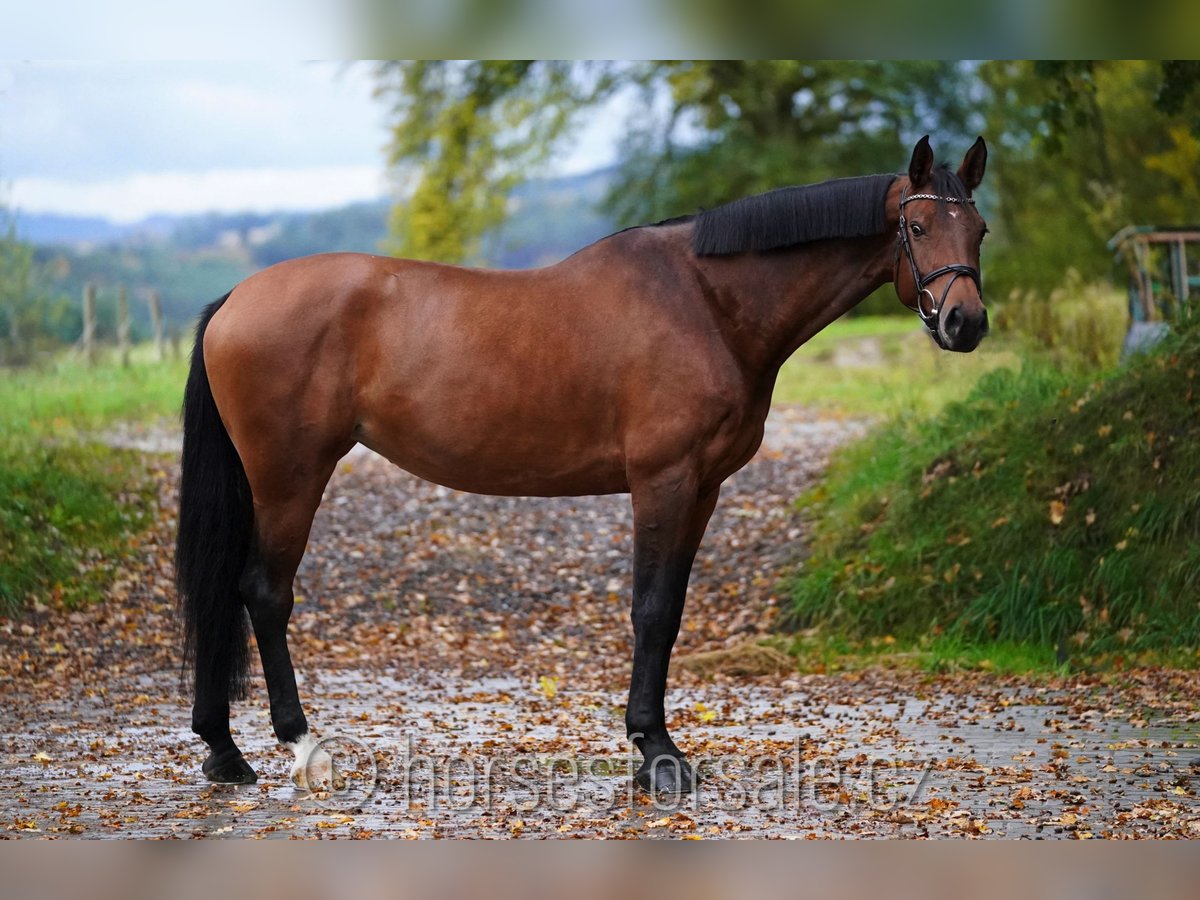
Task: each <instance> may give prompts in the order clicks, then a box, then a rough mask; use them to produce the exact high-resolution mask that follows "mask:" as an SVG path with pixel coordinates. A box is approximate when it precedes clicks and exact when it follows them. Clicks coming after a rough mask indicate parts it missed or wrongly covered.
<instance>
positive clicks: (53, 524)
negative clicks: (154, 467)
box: [0, 435, 152, 614]
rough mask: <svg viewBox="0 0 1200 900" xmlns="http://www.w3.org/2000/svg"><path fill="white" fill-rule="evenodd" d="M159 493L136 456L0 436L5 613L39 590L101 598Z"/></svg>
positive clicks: (0, 575) (0, 574)
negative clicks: (116, 563)
mask: <svg viewBox="0 0 1200 900" xmlns="http://www.w3.org/2000/svg"><path fill="white" fill-rule="evenodd" d="M151 494H152V486H151V485H149V484H147V483H146V478H145V467H144V465H143V464H142V462H141V460H140V459H138V458H137V456H136V455H135V454H132V453H128V452H122V451H117V450H111V449H109V448H107V447H101V446H98V445H96V444H74V443H63V444H52V443H43V442H39V441H36V440H28V439H20V438H14V437H13V436H11V435H6V436H5V437H3V438H0V496H3V498H4V501H3V503H0V614H9V613H12V612H14V611H16V610H17V609H19V608H20V607H21V605H22V604H23V603H24V602H25V601H26V599H27V598H28V597H30V596H31V595H34V594H37V593H39V592H46V591H49V592H51V593H53V594H55V595H56V596H58V597H59V598H60V599H62V600H63V601H65V602H67V603H74V602H79V601H82V600H88V599H93V598H95V597H98V596H99V595H100V592H101V590H102V589H103V587H104V584H105V583H106V580H107V577H108V574H109V571H110V570H111V565H112V563H113V562H114V561H115V560H116V559H119V558H120V557H121V555H122V554H123V552H124V551H126V550H127V549H128V542H127V538H128V536H129V535H130V534H135V533H137V531H139V530H141V528H143V527H144V526H145V524H146V522H147V521H148V509H149V508H150V502H151V500H152V496H151Z"/></svg>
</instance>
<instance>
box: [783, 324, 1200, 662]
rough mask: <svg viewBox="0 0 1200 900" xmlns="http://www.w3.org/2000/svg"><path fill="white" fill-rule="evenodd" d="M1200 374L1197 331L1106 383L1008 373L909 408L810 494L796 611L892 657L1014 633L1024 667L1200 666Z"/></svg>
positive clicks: (1036, 370)
mask: <svg viewBox="0 0 1200 900" xmlns="http://www.w3.org/2000/svg"><path fill="white" fill-rule="evenodd" d="M1198 373H1200V336H1198V335H1197V334H1196V333H1195V331H1192V332H1191V333H1190V334H1189V335H1188V336H1186V337H1185V338H1182V339H1177V340H1175V341H1174V342H1173V343H1172V344H1171V345H1170V346H1169V347H1168V348H1166V349H1164V351H1163V352H1161V353H1159V354H1156V355H1155V356H1152V357H1145V358H1142V359H1140V360H1137V361H1136V362H1134V363H1133V364H1131V365H1130V366H1129V367H1127V368H1124V369H1119V370H1116V371H1114V372H1113V374H1111V375H1109V376H1107V377H1104V378H1099V379H1090V380H1089V379H1081V378H1079V377H1078V376H1071V375H1067V374H1064V373H1063V371H1062V370H1061V369H1060V368H1057V367H1053V366H1046V365H1041V366H1036V365H1029V364H1027V365H1025V366H1024V367H1022V368H1020V369H1019V370H1007V369H998V370H996V371H993V372H990V373H987V374H985V375H984V376H983V377H982V378H980V379H979V381H978V383H977V384H976V385H975V387H974V388H973V389H972V390H971V391H970V393H969V395H968V396H967V397H966V399H965V400H963V401H962V402H955V403H950V404H949V405H947V406H946V407H945V408H944V409H943V410H942V412H941V413H940V414H938V415H936V416H933V417H924V418H920V419H894V420H892V421H891V423H890V424H888V425H886V426H884V427H883V428H881V429H880V430H878V431H877V432H876V433H875V434H874V435H872V436H871V437H870V438H869V439H868V440H867V441H866V442H864V443H862V444H861V445H859V446H857V447H855V448H853V449H852V450H851V451H850V452H849V453H847V454H845V455H843V456H842V457H840V458H839V460H838V461H837V463H836V465H835V466H834V468H833V469H832V470H831V471H830V473H829V476H828V478H827V480H826V481H825V483H824V484H823V485H822V486H821V487H820V488H818V489H816V490H815V491H813V492H811V493H810V494H809V495H808V496H806V497H804V498H802V501H801V502H802V503H803V504H804V505H805V506H806V507H807V508H808V509H809V510H811V512H812V514H813V516H814V519H815V521H816V523H817V526H816V536H815V543H814V546H813V553H812V556H811V558H810V559H809V560H808V561H807V562H806V563H805V565H804V566H803V568H802V570H801V572H799V573H798V575H797V576H796V577H795V578H794V580H793V581H792V582H791V592H792V596H793V599H794V607H793V613H794V623H795V624H796V625H797V626H798V627H799V628H802V629H815V630H816V631H817V632H819V633H820V634H822V635H825V636H833V637H834V639H835V642H836V641H837V640H840V641H843V642H849V643H850V644H852V645H854V646H856V647H860V648H868V649H871V650H872V651H876V650H877V651H879V652H897V650H899V651H901V652H905V653H915V654H926V655H932V656H934V657H936V656H937V655H938V654H941V655H942V656H943V657H946V656H954V655H958V656H960V657H962V656H964V655H965V656H970V655H971V654H972V653H977V651H979V648H988V647H991V648H1008V649H1006V650H1003V653H1001V651H1000V650H999V649H997V650H996V652H995V653H994V654H993V655H997V656H1001V655H1002V656H1004V657H1005V658H1006V659H1009V660H1010V661H1012V664H1013V665H1014V666H1017V667H1020V666H1028V667H1033V668H1036V667H1038V666H1039V664H1040V663H1044V662H1045V661H1046V660H1049V659H1053V660H1055V661H1056V662H1057V661H1061V660H1063V659H1064V658H1067V657H1073V656H1080V657H1087V658H1090V659H1097V658H1102V657H1106V656H1107V657H1110V658H1114V659H1118V658H1133V659H1136V658H1137V657H1138V656H1139V655H1141V654H1157V655H1158V657H1159V658H1161V657H1162V655H1163V654H1166V655H1168V656H1171V657H1172V658H1173V659H1176V660H1177V659H1178V658H1179V657H1180V654H1182V655H1183V656H1184V657H1187V658H1189V659H1191V661H1192V664H1195V663H1196V662H1198V661H1200V660H1197V659H1196V658H1195V651H1196V649H1197V648H1198V647H1200V591H1198V590H1197V585H1200V415H1198V414H1200V378H1198V377H1197V374H1198ZM810 650H811V648H810ZM806 652H807V651H806ZM987 652H988V651H987V650H986V649H985V650H984V657H986V655H987ZM982 658H983V657H981V659H982ZM985 667H986V666H985Z"/></svg>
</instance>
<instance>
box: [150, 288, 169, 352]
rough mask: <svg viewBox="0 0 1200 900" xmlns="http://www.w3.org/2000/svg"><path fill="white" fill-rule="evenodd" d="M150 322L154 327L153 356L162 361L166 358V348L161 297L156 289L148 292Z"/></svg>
mask: <svg viewBox="0 0 1200 900" xmlns="http://www.w3.org/2000/svg"><path fill="white" fill-rule="evenodd" d="M150 323H151V325H152V326H153V327H154V356H155V358H156V359H157V360H158V361H159V362H162V361H163V360H165V359H166V358H167V348H166V344H165V343H164V339H163V320H162V299H161V298H160V297H159V296H158V291H151V292H150Z"/></svg>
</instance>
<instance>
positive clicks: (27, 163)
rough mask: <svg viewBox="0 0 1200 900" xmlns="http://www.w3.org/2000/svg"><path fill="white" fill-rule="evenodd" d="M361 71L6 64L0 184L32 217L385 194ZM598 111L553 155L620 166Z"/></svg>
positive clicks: (614, 125) (379, 110)
mask: <svg viewBox="0 0 1200 900" xmlns="http://www.w3.org/2000/svg"><path fill="white" fill-rule="evenodd" d="M373 86H374V83H373V79H372V73H371V69H370V67H369V66H368V65H367V64H362V63H351V64H346V63H303V62H264V63H229V62H205V63H171V62H137V63H116V62H86V63H40V62H15V63H0V181H2V182H4V183H5V184H6V186H7V187H8V191H7V195H8V200H9V201H10V203H11V204H12V205H13V206H16V207H18V208H19V209H21V210H22V211H24V212H58V213H69V214H77V215H97V216H103V217H106V218H110V219H113V220H116V221H125V222H128V221H136V220H138V219H141V218H144V217H145V216H147V215H149V214H151V213H156V212H168V213H185V212H202V211H207V210H222V211H236V210H244V209H251V210H261V211H267V210H283V209H291V210H296V209H321V208H328V207H331V206H338V205H341V204H344V203H349V202H352V201H355V200H367V199H374V198H377V197H381V196H384V195H385V194H386V193H387V191H388V184H387V180H386V178H385V176H384V166H383V159H384V146H385V144H386V142H387V129H386V112H387V110H386V107H385V104H384V103H382V102H381V101H379V100H376V99H375V98H373V97H372V88H373ZM618 129H619V118H618V117H616V116H614V115H605V114H600V115H597V116H596V117H594V119H593V120H592V122H590V123H589V125H588V126H586V127H585V128H583V129H582V131H581V133H580V134H579V136H578V139H577V140H576V141H574V142H573V143H572V146H571V147H570V148H569V149H566V150H564V152H563V153H562V154H561V156H560V158H559V159H558V160H556V163H555V169H556V170H557V171H562V172H576V171H586V170H588V169H592V168H595V167H597V166H600V165H605V164H607V163H609V162H611V161H612V159H613V156H614V146H615V142H616V139H617V137H618V134H617V132H618Z"/></svg>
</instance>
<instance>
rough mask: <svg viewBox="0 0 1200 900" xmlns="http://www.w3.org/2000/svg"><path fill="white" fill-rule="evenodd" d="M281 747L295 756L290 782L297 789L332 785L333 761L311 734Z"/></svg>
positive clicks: (301, 736)
mask: <svg viewBox="0 0 1200 900" xmlns="http://www.w3.org/2000/svg"><path fill="white" fill-rule="evenodd" d="M283 746H285V747H287V748H288V749H289V750H291V751H292V753H294V754H295V755H296V761H295V763H294V764H293V765H292V782H293V783H294V784H295V785H296V786H297V787H301V788H314V787H317V786H321V785H328V784H330V783H332V781H333V759H332V758H331V757H330V756H329V754H328V753H326V752H325V751H324V750H323V749H322V748H321V745H320V744H318V743H317V741H316V738H314V737H313V736H312V735H311V734H308V733H305V734H302V735H300V739H299V740H298V741H295V742H293V743H291V744H284V745H283Z"/></svg>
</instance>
